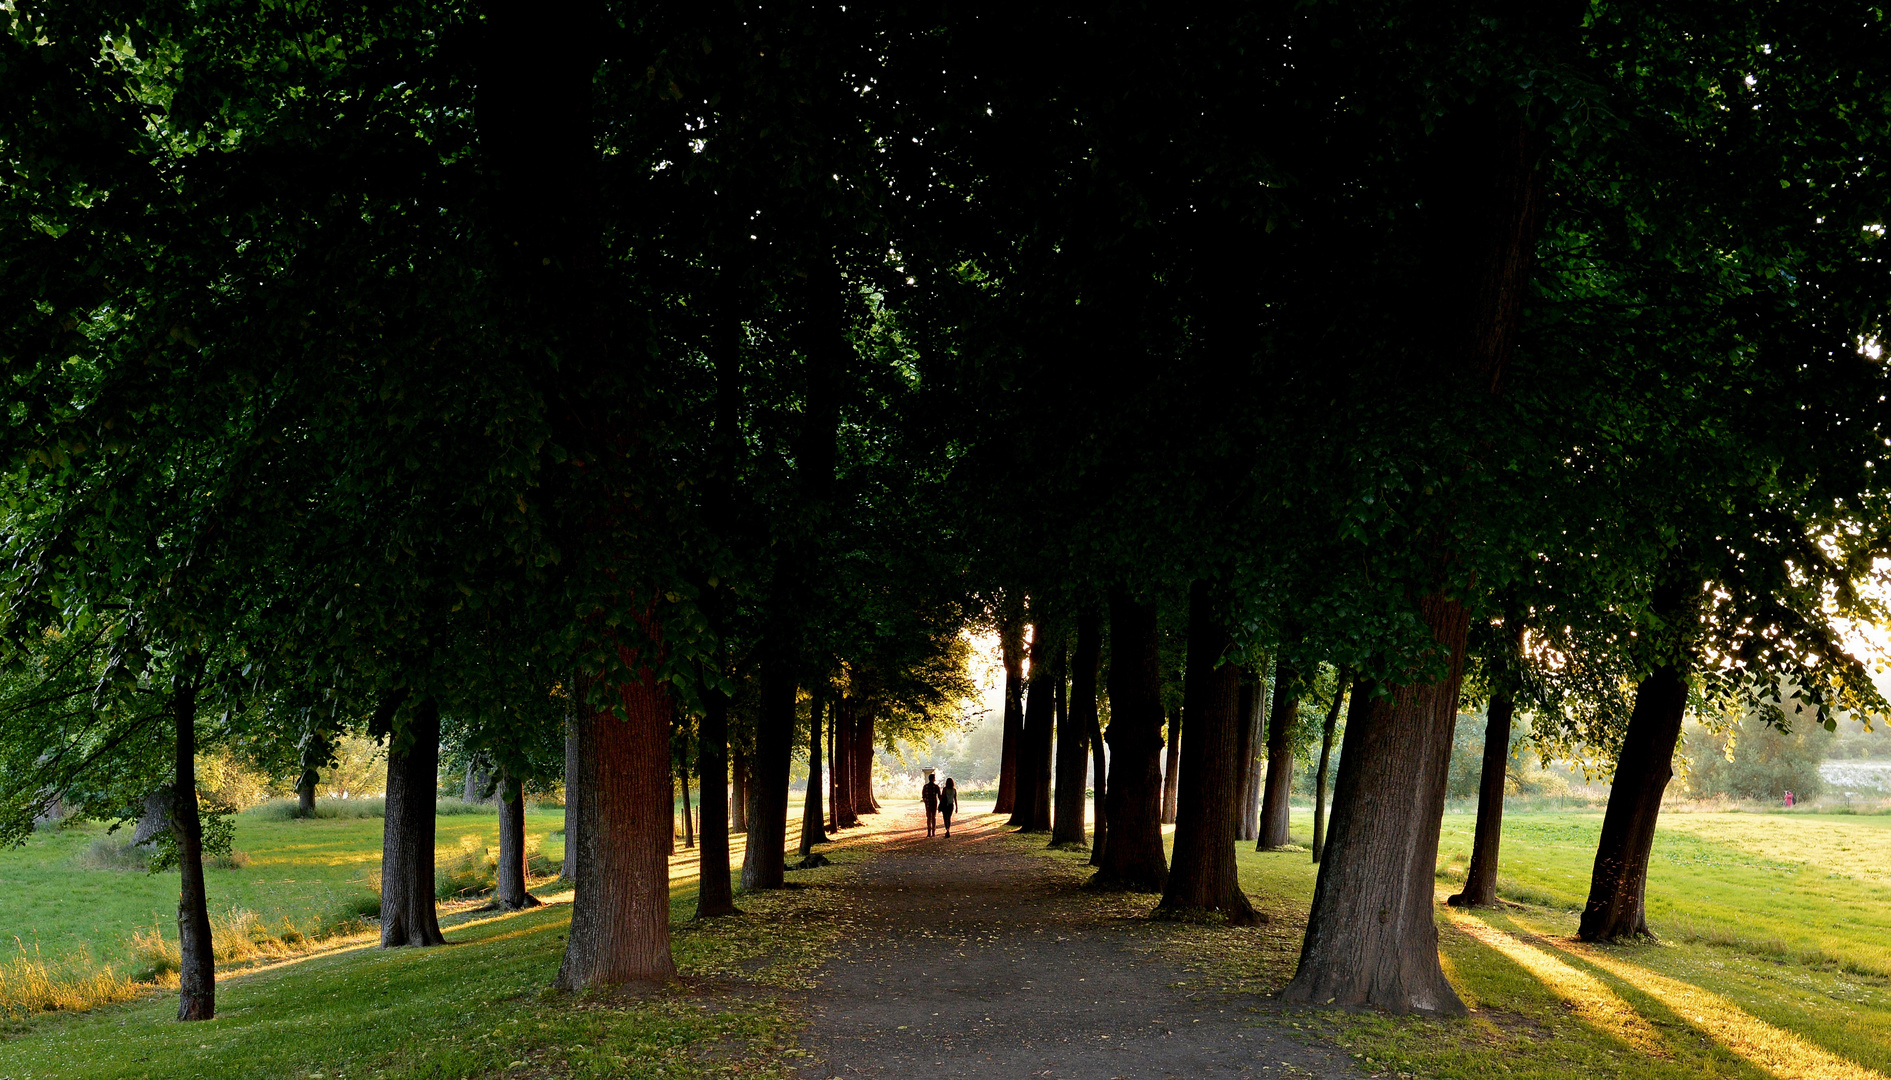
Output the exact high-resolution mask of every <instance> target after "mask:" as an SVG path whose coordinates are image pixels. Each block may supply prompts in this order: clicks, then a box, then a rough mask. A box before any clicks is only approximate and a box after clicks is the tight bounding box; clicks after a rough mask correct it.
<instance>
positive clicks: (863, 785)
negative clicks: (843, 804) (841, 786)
mask: <svg viewBox="0 0 1891 1080" xmlns="http://www.w3.org/2000/svg"><path fill="white" fill-rule="evenodd" d="M878 704H879V703H878V702H877V701H876V700H875V699H874V697H873V695H872V694H868V695H867V696H866V697H865V698H863V699H861V702H860V712H859V714H858V715H857V716H856V717H855V720H856V724H855V728H856V730H855V733H854V807H855V809H857V810H858V811H859V812H860V813H862V814H877V813H879V812H880V800H879V799H876V798H875V797H874V795H873V751H874V742H873V719H874V717H873V714H874V710H875V708H876V707H877V706H878Z"/></svg>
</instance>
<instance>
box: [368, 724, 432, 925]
mask: <svg viewBox="0 0 1891 1080" xmlns="http://www.w3.org/2000/svg"><path fill="white" fill-rule="evenodd" d="M406 734H407V739H406V740H404V744H402V743H401V742H397V741H396V740H394V739H390V740H389V741H390V742H391V743H394V744H395V745H396V746H398V749H394V748H390V749H389V751H388V755H387V817H386V818H385V819H384V821H383V823H382V826H381V947H382V948H384V949H392V948H397V947H400V946H403V945H418V946H424V945H443V944H445V943H446V939H445V938H444V937H441V936H440V920H439V918H438V916H437V915H436V913H435V909H434V895H433V827H434V808H435V802H436V797H437V796H438V794H439V790H438V789H439V777H438V773H439V768H440V705H439V702H437V701H435V700H434V699H433V698H424V699H422V700H421V701H420V702H419V703H418V704H416V705H415V706H414V708H413V711H412V712H411V713H410V714H409V716H408V719H407V732H406Z"/></svg>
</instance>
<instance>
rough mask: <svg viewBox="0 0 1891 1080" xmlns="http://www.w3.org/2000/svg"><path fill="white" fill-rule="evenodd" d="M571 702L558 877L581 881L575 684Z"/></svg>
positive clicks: (568, 715)
mask: <svg viewBox="0 0 1891 1080" xmlns="http://www.w3.org/2000/svg"><path fill="white" fill-rule="evenodd" d="M567 693H569V694H570V695H571V696H572V700H570V701H567V702H566V705H567V708H566V710H565V859H564V862H563V863H562V864H561V865H560V866H559V868H558V876H559V877H560V878H563V879H564V880H566V881H576V880H578V784H579V770H578V717H577V713H576V712H575V711H574V710H575V709H576V705H575V704H573V701H575V699H576V696H577V693H578V688H577V686H576V685H575V684H573V685H571V686H569V687H568V688H567Z"/></svg>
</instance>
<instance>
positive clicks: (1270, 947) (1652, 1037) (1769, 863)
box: [1050, 813, 1891, 1080]
mask: <svg viewBox="0 0 1891 1080" xmlns="http://www.w3.org/2000/svg"><path fill="white" fill-rule="evenodd" d="M1294 824H1295V833H1296V839H1297V840H1299V841H1300V842H1301V843H1302V844H1304V843H1306V841H1307V837H1306V833H1308V832H1309V831H1310V829H1311V820H1310V815H1305V814H1299V815H1296V818H1295V822H1294ZM1884 825H1891V822H1886V823H1884ZM1473 826H1474V819H1473V818H1471V817H1470V816H1468V815H1462V814H1448V815H1447V816H1446V818H1445V823H1444V831H1443V839H1442V842H1441V844H1440V858H1439V882H1438V884H1439V889H1438V896H1439V898H1440V899H1441V900H1442V898H1443V897H1444V896H1445V895H1446V894H1447V893H1448V892H1451V891H1455V889H1454V887H1455V882H1456V881H1457V880H1460V879H1461V877H1462V869H1463V865H1464V862H1465V856H1466V854H1467V853H1468V848H1469V844H1470V837H1471V832H1472V828H1473ZM1505 826H1506V828H1505V838H1504V848H1503V859H1502V862H1501V866H1500V875H1499V883H1500V892H1501V893H1502V894H1504V895H1505V896H1506V897H1507V898H1509V899H1511V900H1513V901H1519V900H1520V901H1522V902H1513V903H1511V904H1509V905H1507V906H1506V907H1505V908H1503V909H1502V910H1498V911H1488V912H1477V913H1458V912H1453V911H1449V910H1447V909H1444V908H1443V907H1442V905H1441V906H1440V909H1439V916H1438V922H1439V946H1440V953H1441V957H1442V961H1443V963H1444V967H1445V972H1446V975H1447V976H1448V977H1449V978H1450V980H1451V982H1452V985H1453V986H1454V987H1456V988H1457V990H1458V993H1459V995H1460V996H1461V997H1462V998H1463V999H1464V1001H1465V1002H1466V1004H1467V1005H1469V1006H1470V1007H1471V1009H1472V1013H1471V1016H1470V1018H1469V1019H1468V1020H1466V1021H1450V1020H1437V1019H1429V1018H1422V1017H1387V1016H1381V1015H1377V1014H1370V1013H1343V1012H1333V1011H1328V1010H1305V1009H1291V1008H1284V1007H1282V1006H1281V1005H1279V1004H1278V1003H1277V1001H1275V1000H1271V999H1272V998H1273V995H1275V994H1277V993H1278V992H1279V991H1280V989H1281V988H1282V987H1283V986H1285V985H1286V983H1287V981H1288V980H1289V979H1290V978H1291V977H1292V975H1293V972H1294V968H1295V966H1296V964H1297V963H1298V959H1299V950H1300V942H1301V936H1302V934H1303V933H1304V931H1305V926H1306V912H1307V907H1308V905H1309V904H1310V902H1311V900H1312V895H1313V886H1314V881H1315V874H1316V869H1315V867H1314V866H1313V864H1312V861H1311V859H1310V857H1309V855H1308V854H1307V852H1306V851H1305V850H1304V849H1303V850H1299V851H1292V852H1255V851H1253V850H1252V848H1251V846H1249V845H1242V847H1241V848H1240V850H1239V853H1238V855H1237V861H1238V864H1239V867H1240V872H1241V880H1242V884H1243V886H1244V887H1245V888H1246V889H1247V891H1248V894H1249V896H1250V897H1251V898H1253V899H1254V900H1255V903H1256V906H1257V907H1259V908H1260V909H1262V910H1263V911H1265V912H1267V914H1268V915H1269V916H1270V918H1271V922H1270V923H1269V924H1268V925H1266V926H1263V927H1258V928H1251V929H1236V928H1229V927H1225V926H1215V925H1200V924H1190V923H1167V922H1165V923H1162V924H1161V925H1162V926H1163V927H1165V932H1164V934H1163V935H1162V937H1161V939H1160V940H1161V941H1162V944H1161V945H1160V946H1159V948H1160V949H1161V950H1162V951H1163V952H1164V953H1166V954H1167V955H1169V956H1170V957H1171V958H1173V959H1177V960H1180V961H1181V962H1182V963H1183V964H1184V965H1185V966H1187V967H1189V968H1192V969H1193V970H1194V971H1195V972H1196V973H1197V977H1200V978H1202V979H1203V980H1204V981H1205V982H1208V983H1210V984H1212V985H1216V986H1219V987H1221V988H1222V989H1224V990H1225V991H1227V992H1229V994H1230V995H1231V996H1230V1001H1231V1003H1232V1004H1238V1005H1245V1006H1246V1007H1248V1008H1250V1009H1252V1010H1254V1012H1255V1013H1256V1015H1257V1019H1259V1018H1263V1017H1264V1018H1265V1020H1266V1022H1268V1023H1287V1024H1290V1025H1292V1026H1293V1027H1295V1028H1298V1029H1300V1030H1302V1031H1304V1032H1305V1033H1306V1034H1307V1037H1309V1038H1317V1039H1323V1040H1330V1041H1332V1042H1334V1043H1337V1044H1338V1045H1339V1046H1341V1047H1342V1048H1343V1049H1344V1050H1345V1051H1346V1052H1348V1053H1349V1054H1351V1055H1352V1056H1353V1058H1354V1060H1355V1063H1356V1064H1357V1065H1358V1066H1359V1067H1360V1068H1362V1069H1363V1070H1364V1071H1365V1072H1366V1073H1367V1074H1368V1075H1373V1076H1418V1077H1427V1078H1437V1080H1459V1078H1462V1080H1473V1078H1475V1080H1484V1078H1488V1077H1505V1078H1510V1077H1515V1078H1520V1080H1575V1078H1585V1080H1586V1078H1590V1077H1597V1078H1623V1080H1629V1078H1634V1080H1640V1078H1644V1077H1646V1078H1651V1080H1683V1078H1693V1077H1728V1078H1733V1077H1738V1078H1744V1080H1766V1078H1774V1080H1883V1076H1884V1075H1891V1034H1888V1033H1891V975H1888V974H1887V972H1886V971H1885V968H1884V958H1885V951H1884V950H1885V945H1884V927H1885V920H1887V919H1888V918H1891V890H1887V889H1886V888H1884V887H1883V886H1882V884H1881V876H1880V875H1879V874H1878V873H1876V872H1874V871H1875V868H1876V867H1878V866H1883V865H1886V863H1887V862H1891V828H1886V827H1884V826H1881V825H1880V823H1879V822H1878V821H1875V820H1871V819H1859V818H1855V817H1849V816H1843V815H1828V816H1815V815H1804V814H1792V815H1783V814H1782V815H1758V814H1744V813H1699V814H1673V815H1664V817H1663V820H1662V824H1661V831H1660V833H1659V835H1658V837H1657V839H1656V842H1655V856H1654V860H1653V863H1652V865H1651V867H1650V877H1649V884H1648V891H1647V903H1648V909H1649V917H1650V921H1651V923H1652V925H1653V926H1654V928H1655V930H1656V932H1657V933H1658V934H1661V935H1662V939H1663V940H1662V941H1661V942H1659V943H1655V944H1644V945H1633V946H1616V947H1594V946H1586V945H1582V944H1581V943H1579V942H1577V941H1575V930H1576V915H1575V912H1576V911H1577V910H1578V909H1579V908H1580V907H1581V904H1582V902H1583V899H1584V897H1585V896H1586V895H1587V889H1588V867H1589V861H1590V859H1592V858H1593V856H1594V854H1595V842H1596V836H1597V833H1598V832H1599V830H1600V827H1601V816H1600V815H1599V814H1575V813H1572V814H1512V815H1510V816H1508V817H1507V819H1506V821H1505ZM1050 857H1052V858H1057V859H1063V860H1066V861H1068V862H1069V864H1070V872H1071V873H1072V874H1080V873H1084V872H1085V868H1084V867H1083V866H1082V863H1083V862H1084V860H1085V856H1083V855H1080V854H1076V853H1052V854H1051V855H1050ZM1099 902H1100V903H1109V904H1115V905H1118V906H1120V907H1122V908H1123V909H1124V910H1123V914H1126V915H1135V914H1140V913H1144V912H1146V911H1147V910H1148V909H1149V908H1151V907H1153V906H1154V903H1155V898H1154V897H1140V898H1125V897H1121V896H1114V897H1107V898H1100V899H1099ZM1841 911H1842V912H1843V914H1840V913H1841Z"/></svg>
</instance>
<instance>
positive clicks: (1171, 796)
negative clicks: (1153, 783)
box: [1162, 705, 1182, 825]
mask: <svg viewBox="0 0 1891 1080" xmlns="http://www.w3.org/2000/svg"><path fill="white" fill-rule="evenodd" d="M1167 750H1168V759H1167V760H1166V761H1164V762H1163V769H1162V824H1164V825H1173V824H1175V793H1176V790H1177V785H1178V784H1179V783H1180V780H1181V769H1180V766H1181V764H1182V706H1180V705H1176V706H1173V707H1172V708H1170V709H1169V740H1168V747H1167Z"/></svg>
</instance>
